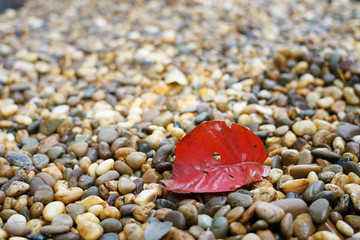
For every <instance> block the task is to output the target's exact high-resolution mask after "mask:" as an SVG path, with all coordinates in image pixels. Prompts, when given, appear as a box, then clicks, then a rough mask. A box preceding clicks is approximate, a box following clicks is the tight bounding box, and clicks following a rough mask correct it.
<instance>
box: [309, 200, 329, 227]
mask: <svg viewBox="0 0 360 240" xmlns="http://www.w3.org/2000/svg"><path fill="white" fill-rule="evenodd" d="M309 214H310V216H311V219H312V221H313V222H314V223H315V224H322V223H324V222H325V221H326V220H327V219H328V218H329V215H330V205H329V202H328V201H327V200H326V199H318V200H316V201H314V202H313V203H312V204H311V205H310V207H309Z"/></svg>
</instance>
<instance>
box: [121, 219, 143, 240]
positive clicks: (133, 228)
mask: <svg viewBox="0 0 360 240" xmlns="http://www.w3.org/2000/svg"><path fill="white" fill-rule="evenodd" d="M124 234H125V237H126V240H138V239H143V238H144V229H143V228H142V227H140V226H139V225H137V224H136V223H128V224H126V225H125V227H124Z"/></svg>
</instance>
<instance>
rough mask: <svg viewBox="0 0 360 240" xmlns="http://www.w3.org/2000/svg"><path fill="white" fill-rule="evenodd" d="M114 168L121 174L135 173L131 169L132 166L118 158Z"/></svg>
mask: <svg viewBox="0 0 360 240" xmlns="http://www.w3.org/2000/svg"><path fill="white" fill-rule="evenodd" d="M114 169H115V170H116V171H117V172H118V173H120V174H121V175H123V174H127V175H132V174H133V170H132V169H131V167H129V165H127V164H126V163H125V162H123V161H121V160H118V161H116V162H115V163H114Z"/></svg>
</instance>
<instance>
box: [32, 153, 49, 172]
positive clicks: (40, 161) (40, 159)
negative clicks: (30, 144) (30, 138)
mask: <svg viewBox="0 0 360 240" xmlns="http://www.w3.org/2000/svg"><path fill="white" fill-rule="evenodd" d="M33 163H34V166H35V167H36V168H38V169H43V168H45V167H46V166H47V165H48V164H49V157H48V156H46V155H45V154H41V153H39V154H35V155H34V156H33Z"/></svg>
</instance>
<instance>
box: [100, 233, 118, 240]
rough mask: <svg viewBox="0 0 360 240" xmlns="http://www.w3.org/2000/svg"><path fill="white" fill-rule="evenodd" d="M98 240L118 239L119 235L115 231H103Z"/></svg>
mask: <svg viewBox="0 0 360 240" xmlns="http://www.w3.org/2000/svg"><path fill="white" fill-rule="evenodd" d="M99 240H119V235H118V234H116V233H105V234H103V235H102V236H101V237H100V238H99Z"/></svg>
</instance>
